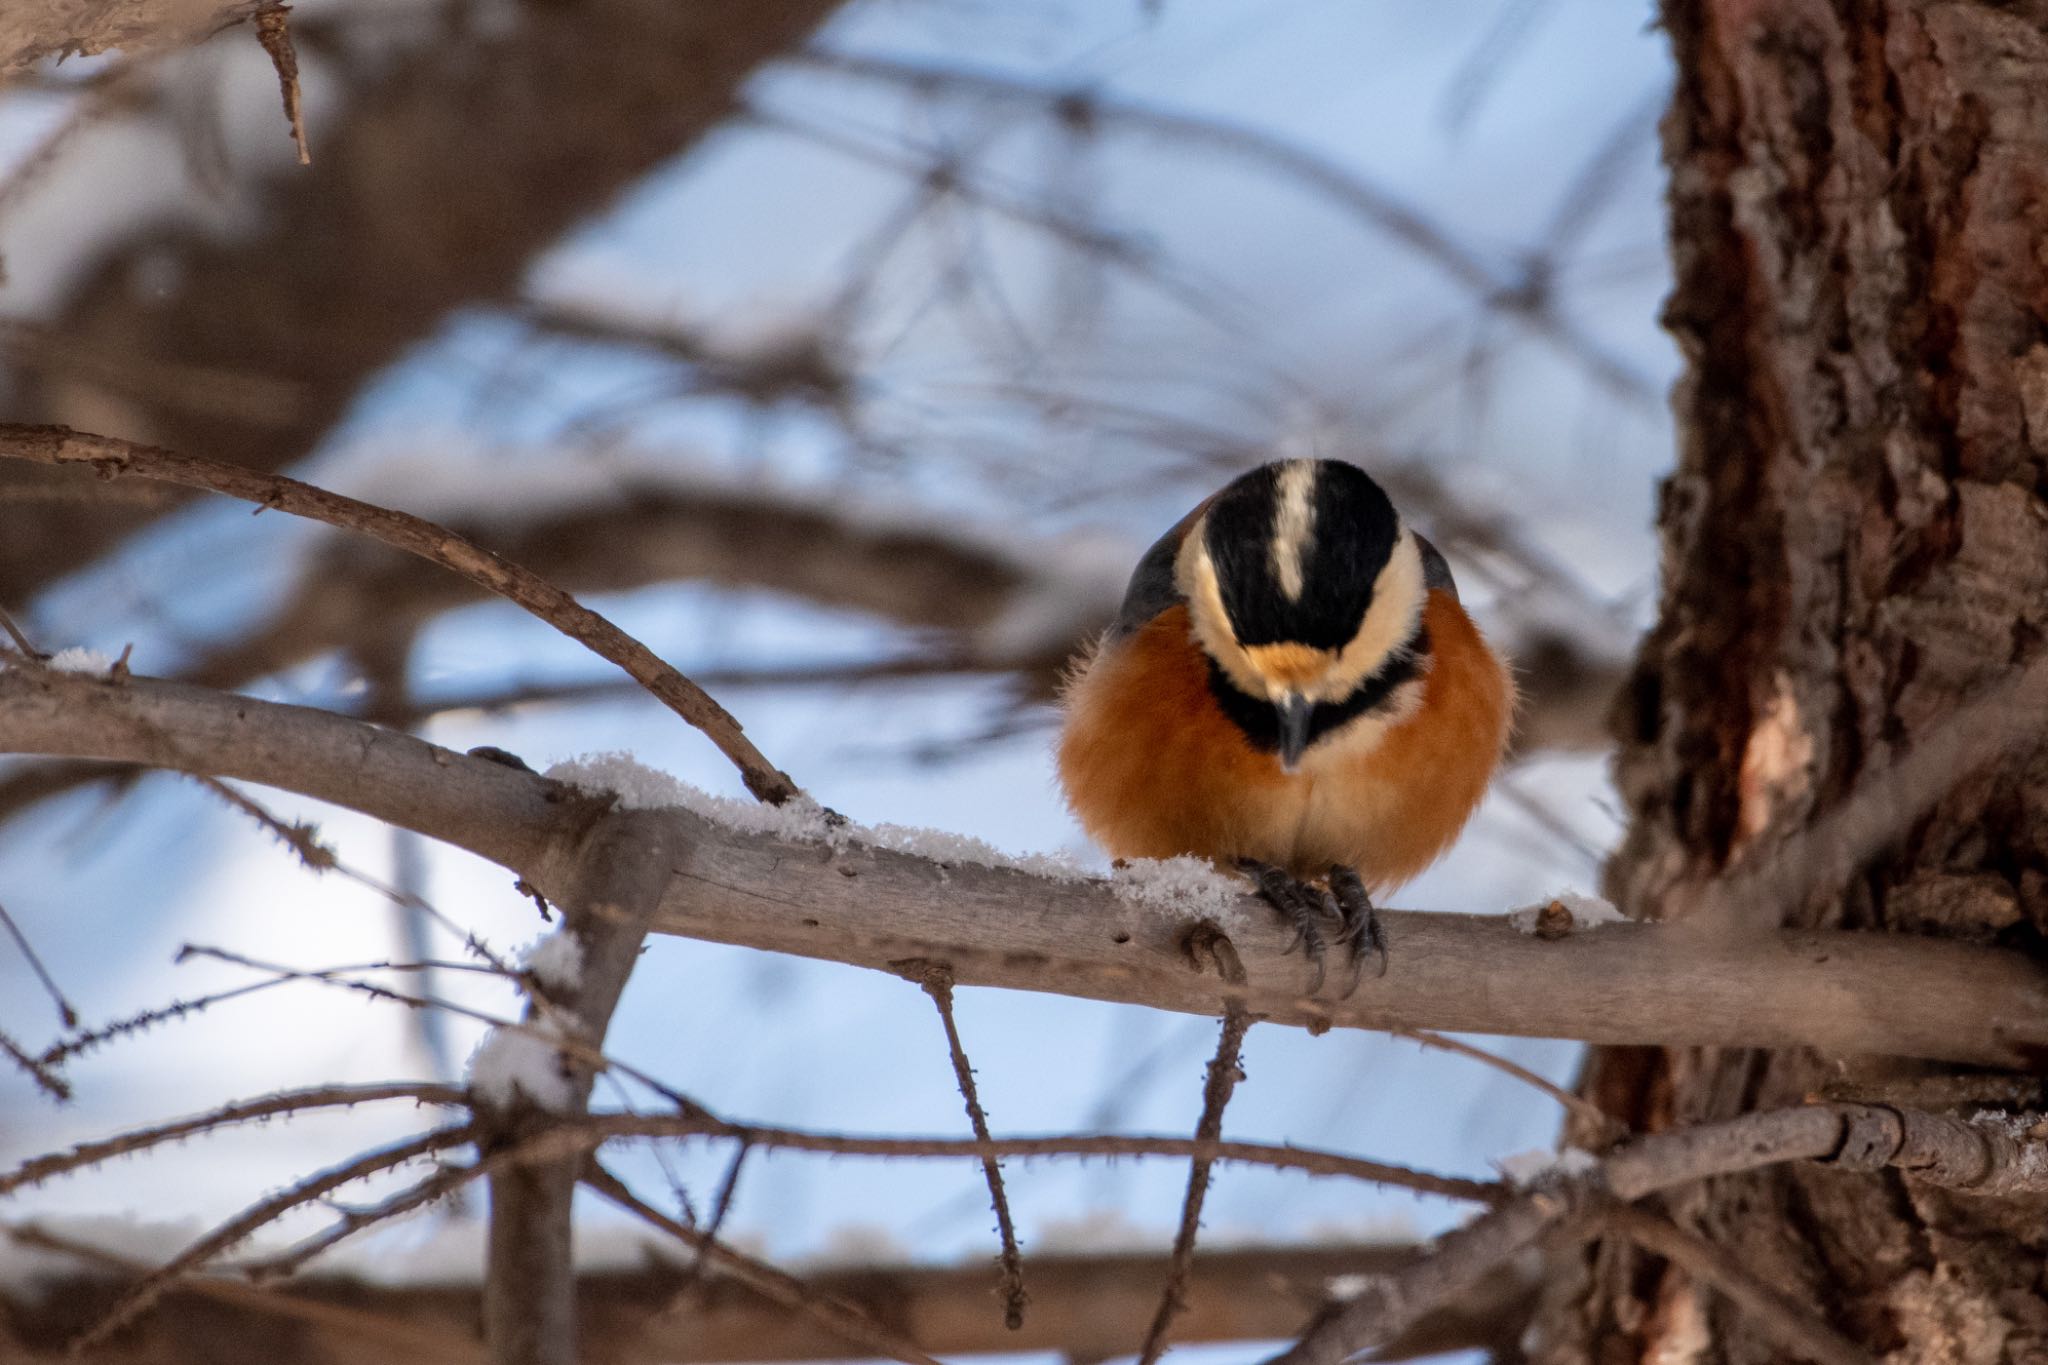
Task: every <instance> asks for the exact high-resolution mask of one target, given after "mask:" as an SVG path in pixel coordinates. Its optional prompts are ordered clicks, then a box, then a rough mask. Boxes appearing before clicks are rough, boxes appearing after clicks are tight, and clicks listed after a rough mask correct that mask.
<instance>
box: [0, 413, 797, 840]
mask: <svg viewBox="0 0 2048 1365" xmlns="http://www.w3.org/2000/svg"><path fill="white" fill-rule="evenodd" d="M0 455H4V456H8V457H11V458H15V459H21V460H28V461H30V462H32V463H36V464H43V465H58V466H61V465H90V466H91V467H92V468H93V469H95V470H96V471H98V473H99V474H100V476H101V477H102V478H109V479H111V478H116V477H118V476H120V475H123V474H133V475H136V476H138V477H140V478H146V479H155V480H159V481H162V482H166V483H175V484H180V485H183V486H185V487H188V488H204V489H209V490H211V491H213V492H216V493H222V494H225V495H226V496H228V497H233V498H241V499H243V500H245V501H248V502H253V503H255V504H256V505H257V507H258V509H259V510H261V509H263V508H272V507H274V508H277V509H278V510H280V511H284V512H289V513H291V514H292V515H293V516H300V517H306V518H309V519H311V520H313V521H321V522H325V523H327V524H328V525H330V526H341V527H347V528H349V529H351V530H356V531H360V532H362V533H363V534H365V535H368V536H371V537H373V538H374V539H377V540H380V541H382V542H383V543H385V544H386V545H390V546H392V547H393V548H395V549H399V550H403V551H405V552H406V553H407V554H412V555H417V556H419V557H420V558H422V559H426V560H430V561H432V562H433V563H436V564H439V565H441V566H442V567H443V568H446V569H449V570H451V571H452V572H454V573H458V574H461V575H462V576H463V577H464V578H467V579H469V580H470V581H471V582H473V583H476V584H479V585H480V586H482V587H484V588H486V589H488V590H489V591H491V592H493V593H496V594H498V595H499V596H501V597H504V598H505V599H507V600H508V601H511V602H514V603H517V604H518V605H519V606H521V607H524V608H525V609H526V610H527V611H529V612H532V613H533V614H534V615H535V616H537V617H539V618H540V619H541V620H543V621H546V622H547V623H548V624H549V625H551V626H553V627H555V629H557V630H559V631H561V632H562V633H563V634H564V635H567V636H568V637H569V638H570V639H572V640H575V641H577V642H578V643H579V644H582V645H584V646H585V647H587V648H588V649H590V650H591V651H592V652H593V653H595V654H598V655H601V656H602V657H604V658H606V659H609V660H610V661H611V662H613V663H615V664H617V665H618V666H619V667H621V668H623V669H625V670H626V672H627V673H629V674H631V675H632V676H633V677H634V678H635V679H636V680H638V681H639V682H640V684H641V685H642V686H644V687H645V688H646V689H647V690H648V691H649V692H651V693H653V694H654V695H655V696H656V697H657V698H659V699H660V700H661V701H662V702H663V703H665V704H666V705H667V706H668V707H669V709H670V710H672V711H674V712H675V713H676V714H677V715H679V716H681V717H682V718H683V719H684V720H686V721H688V722H689V723H690V724H691V725H693V726H695V727H696V728H697V729H699V730H701V731H703V732H704V734H705V735H706V736H707V737H709V738H710V740H711V742H712V743H713V744H715V745H717V746H718V749H719V752H721V753H723V754H724V755H725V756H726V757H727V758H729V759H731V760H732V762H733V764H734V765H735V766H736V767H737V768H738V769H739V770H740V776H741V778H742V779H743V780H744V781H745V783H746V785H747V790H749V791H751V792H752V793H753V794H754V795H755V796H757V797H759V798H760V799H761V800H763V801H772V802H777V803H780V802H782V801H786V800H788V799H789V798H790V797H792V796H794V795H796V792H797V788H796V784H795V783H794V782H792V781H791V780H790V778H789V776H788V775H787V774H785V773H783V772H782V771H781V770H780V769H778V768H776V767H775V765H774V764H772V763H770V762H769V761H768V760H767V759H766V758H765V757H763V756H762V754H761V751H760V750H758V749H756V748H755V747H754V744H753V741H752V740H749V739H748V738H747V737H746V733H745V732H744V731H743V730H742V729H741V728H740V724H739V722H738V721H737V720H734V719H733V717H732V716H731V714H729V713H728V712H727V711H726V709H725V708H724V707H722V706H720V705H719V704H718V703H717V702H715V701H713V700H712V699H711V698H710V697H709V696H708V695H706V694H705V693H704V691H703V690H702V689H700V688H699V687H698V686H697V685H696V684H695V683H693V682H691V681H690V680H689V679H688V678H685V677H684V676H683V675H682V674H681V673H678V672H677V671H676V670H675V669H673V668H671V667H669V666H668V665H667V664H666V663H664V662H662V660H661V659H660V658H659V657H658V656H657V655H656V654H655V653H654V651H653V650H651V649H649V648H647V646H646V645H643V644H641V643H640V642H639V641H638V640H636V639H634V638H633V637H632V636H630V635H628V634H626V633H625V632H624V631H622V630H620V629H619V628H618V627H617V626H615V625H613V624H612V623H611V622H610V621H608V620H606V619H605V618H604V617H602V616H600V615H598V614H597V613H596V612H594V611H592V610H590V609H589V608H588V607H586V606H584V605H583V604H582V603H580V602H578V601H577V600H576V599H575V598H573V597H571V596H570V595H569V594H568V593H566V592H563V591H562V590H561V589H560V588H557V587H556V586H554V585H553V584H552V583H549V582H547V581H546V580H545V579H542V578H538V577H536V576H535V575H533V574H530V573H528V572H527V571H526V570H524V569H522V568H520V567H519V566H518V565H516V564H513V563H511V562H509V561H507V560H505V559H502V558H500V557H499V556H497V555H495V554H492V553H491V552H490V551H489V550H486V549H484V548H483V547H482V546H481V545H478V544H477V543H476V542H474V541H472V540H468V539H466V538H464V537H462V536H459V535H456V534H455V533H454V532H453V531H449V530H447V529H445V528H443V527H440V526H437V525H435V524H434V523H433V522H430V521H427V520H425V519H424V518H421V517H415V516H412V515H410V514H409V513H405V512H397V511H393V510H391V509H389V508H384V507H377V506H374V505H372V504H370V503H366V502H362V501H359V500H358V499H355V498H349V497H343V496H342V495H340V494H338V493H330V492H328V491H326V490H325V489H321V488H315V487H313V486H312V485H311V484H306V483H301V482H299V481H298V480H297V479H289V478H285V477H284V476H282V475H277V474H263V473H259V472H256V471H254V470H248V469H238V468H235V467H233V466H230V465H223V464H218V463H216V462H214V461H211V460H202V459H197V458H194V457H192V456H188V455H178V454H174V453H172V452H171V451H168V450H158V449H156V448H154V447H151V446H146V445H141V444H138V443H136V442H132V441H123V440H120V439H118V438H115V437H111V436H92V435H87V434H84V433H81V432H75V431H72V430H71V429H70V428H68V427H56V426H26V425H20V424H12V423H8V424H0Z"/></svg>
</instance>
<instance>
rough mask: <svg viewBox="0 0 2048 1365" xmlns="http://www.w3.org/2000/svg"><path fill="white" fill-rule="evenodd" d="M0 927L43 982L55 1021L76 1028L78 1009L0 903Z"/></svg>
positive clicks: (37, 978) (30, 968)
mask: <svg viewBox="0 0 2048 1365" xmlns="http://www.w3.org/2000/svg"><path fill="white" fill-rule="evenodd" d="M0 928H5V929H6V930H7V932H8V935H9V936H10V937H12V938H13V939H14V946H15V947H16V948H18V949H20V950H21V955H22V958H23V959H24V960H25V961H27V963H28V966H29V970H30V971H32V972H34V973H35V974H36V980H38V981H40V982H42V983H43V990H44V991H45V992H46V993H47V994H48V995H49V997H50V1000H51V1003H53V1004H55V1005H56V1007H57V1021H58V1022H59V1023H61V1024H62V1025H63V1026H64V1027H65V1028H77V1027H78V1011H77V1010H75V1009H73V1008H72V1007H71V1002H70V1001H69V1000H67V999H65V998H64V992H63V991H62V990H60V989H58V987H57V981H56V978H54V977H52V976H51V975H50V969H49V968H47V967H45V966H44V965H43V959H42V958H41V957H40V956H38V955H37V953H36V950H35V947H34V945H32V944H31V943H30V942H29V941H28V936H27V935H26V934H24V933H22V932H21V926H20V925H18V924H16V923H15V922H14V916H13V915H11V914H9V913H8V912H7V907H6V906H5V905H0Z"/></svg>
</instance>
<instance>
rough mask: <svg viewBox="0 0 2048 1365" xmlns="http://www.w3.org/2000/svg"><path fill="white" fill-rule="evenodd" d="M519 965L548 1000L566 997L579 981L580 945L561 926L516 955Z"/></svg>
mask: <svg viewBox="0 0 2048 1365" xmlns="http://www.w3.org/2000/svg"><path fill="white" fill-rule="evenodd" d="M519 965H520V966H522V967H524V968H525V969H526V970H527V971H529V972H532V973H533V977H534V980H536V981H538V982H540V987H541V989H542V990H543V991H545V992H547V993H548V995H549V996H551V997H554V998H560V997H562V996H566V995H568V994H570V993H571V992H573V991H574V990H575V989H576V987H577V986H578V985H579V984H580V983H581V982H582V980H583V942H582V940H581V939H578V938H577V937H576V935H574V934H572V933H570V932H569V928H568V926H567V925H564V926H562V927H561V928H559V929H557V930H555V931H554V932H553V933H551V934H542V935H541V936H540V937H539V938H537V939H535V940H534V941H533V943H532V944H531V945H530V946H529V947H527V948H526V949H525V951H523V952H522V953H520V955H519Z"/></svg>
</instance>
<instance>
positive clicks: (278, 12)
mask: <svg viewBox="0 0 2048 1365" xmlns="http://www.w3.org/2000/svg"><path fill="white" fill-rule="evenodd" d="M291 12H292V11H291V6H290V5H283V4H271V5H268V6H266V7H265V8H263V9H261V10H258V11H257V13H256V41H258V42H260V43H262V44H263V50H264V51H265V52H267V53H269V54H270V64H271V65H272V66H273V67H275V68H276V69H277V89H278V94H279V95H280V96H281V97H282V98H283V100H284V116H285V118H286V119H287V120H289V121H290V123H291V128H292V146H293V147H294V149H296V150H297V152H298V154H299V164H300V165H301V166H310V165H312V164H313V153H312V152H311V151H310V150H309V149H308V148H307V146H306V121H305V118H304V117H303V115H302V111H301V110H300V108H299V54H298V50H297V49H296V48H295V47H293V46H292V30H291V22H290V20H289V19H287V18H286V16H287V15H289V14H290V13H291Z"/></svg>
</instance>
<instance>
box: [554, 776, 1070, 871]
mask: <svg viewBox="0 0 2048 1365" xmlns="http://www.w3.org/2000/svg"><path fill="white" fill-rule="evenodd" d="M547 776H548V777H550V778H552V779H554V780H555V781H557V782H567V783H570V784H571V785H573V786H578V787H582V788H584V789H586V790H589V791H596V792H605V791H611V792H616V793H617V794H618V797H619V801H620V803H621V804H622V805H625V806H627V807H630V808H633V809H642V810H644V809H653V808H659V807H673V808H678V809H681V810H686V811H689V812H690V813H691V814H693V815H700V816H702V817H703V818H704V819H706V820H709V821H711V822H712V823H713V824H715V825H719V826H722V827H723V828H725V829H729V830H733V831H735V832H736V833H740V834H765V835H768V836H770V837H772V838H777V839H789V840H792V841H795V842H799V843H822V844H825V845H828V846H829V847H832V848H847V847H853V846H858V847H861V848H872V849H886V850H888V851H890V852H893V853H907V854H911V855H912V856H914V857H919V858H928V859H930V860H931V861H933V862H936V863H942V864H954V865H961V864H965V865H971V866H975V867H990V868H1005V869H1008V870H1010V871H1013V872H1025V873H1029V874H1030V875H1032V876H1034V877H1049V878H1051V879H1053V880H1055V881H1065V882H1077V881H1083V880H1085V879H1086V878H1087V877H1088V875H1089V874H1088V871H1087V869H1086V868H1084V867H1083V866H1082V865H1081V864H1080V862H1079V861H1078V860H1077V859H1075V858H1074V857H1072V856H1071V855H1068V854H1065V853H1027V854H1021V855H1018V854H1009V853H1005V852H1003V851H1002V850H1001V849H999V848H997V847H996V846H995V845H994V844H991V843H989V842H988V841H987V840H986V839H977V838H975V837H974V836H973V835H971V834H955V833H953V832H952V831H950V830H942V829H921V828H918V827H916V826H914V825H889V824H883V825H859V824H855V823H854V822H853V821H851V820H848V819H846V818H845V817H844V816H841V815H837V814H834V813H832V812H830V811H827V810H826V809H825V808H824V807H823V806H820V805H819V804H818V803H817V802H816V801H815V800H813V799H812V798H811V797H810V796H808V795H805V794H802V793H799V794H798V795H797V796H795V797H794V798H792V799H791V800H788V801H785V802H784V803H783V804H781V805H779V806H771V805H769V804H767V803H766V802H763V801H750V800H744V799H741V798H739V797H733V796H713V795H712V794H711V793H710V792H707V791H705V790H703V789H702V788H701V787H694V786H691V785H690V784H689V783H687V782H684V781H682V780H680V779H678V778H675V777H672V776H670V775H669V774H668V773H664V772H658V771H656V770H655V769H653V768H649V767H647V766H645V765H644V764H642V763H640V762H638V761H637V760H636V759H634V758H633V756H632V755H630V754H624V753H616V752H613V753H600V754H586V755H585V756H583V757H582V758H575V759H570V760H568V761H567V762H563V763H557V764H555V765H554V766H553V767H551V768H549V769H548V771H547Z"/></svg>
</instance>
